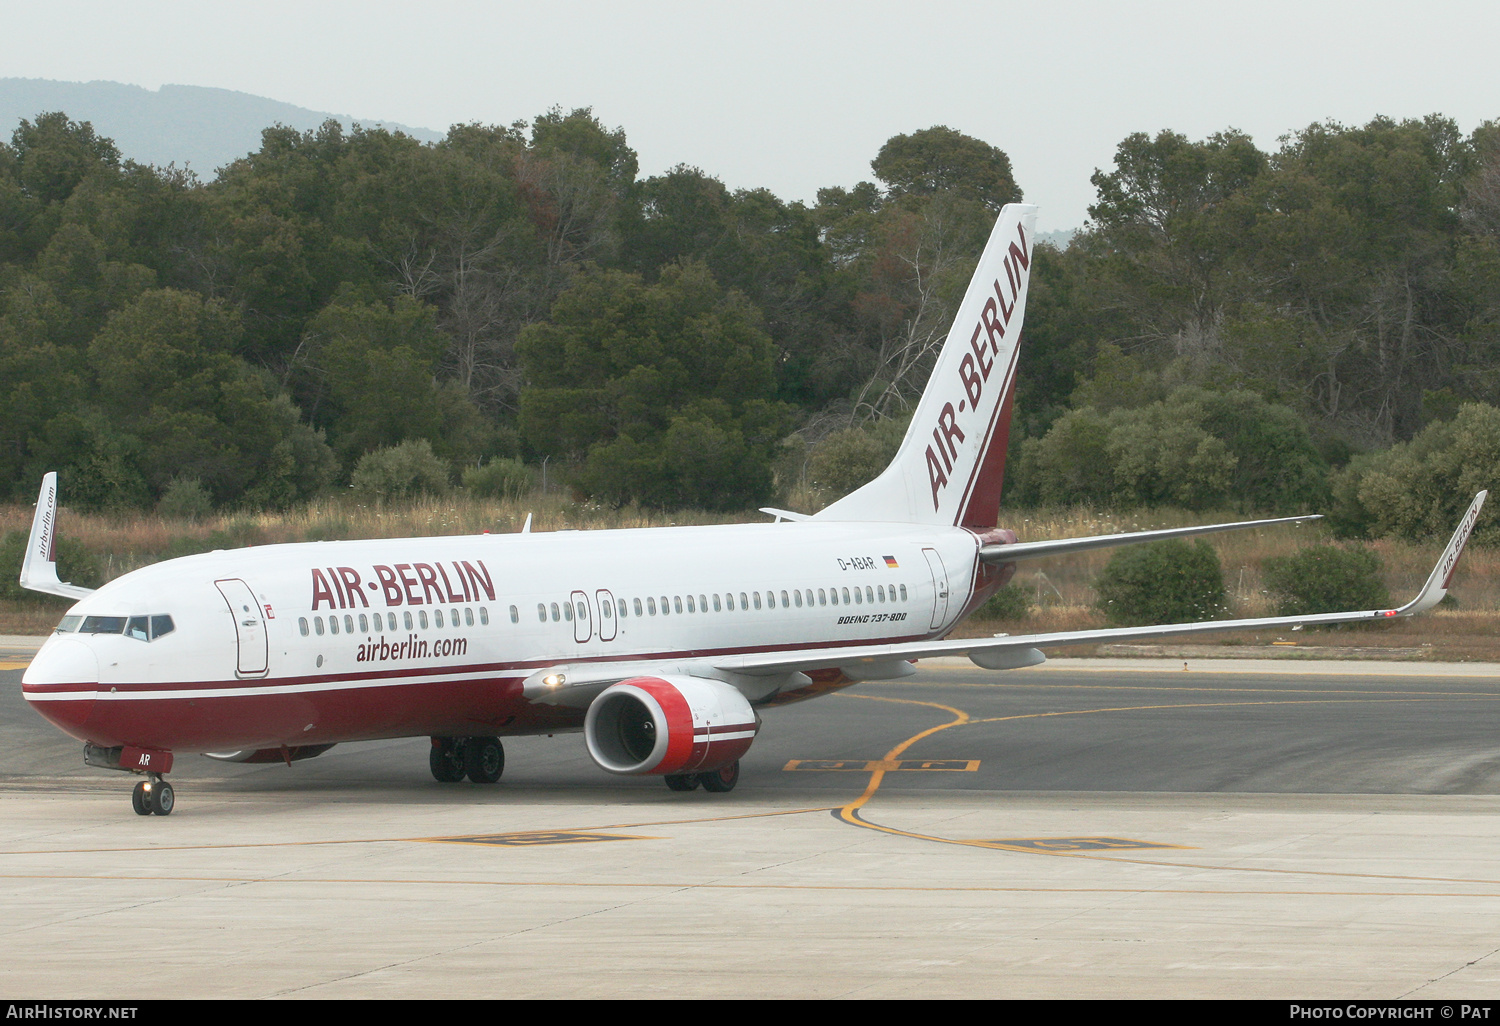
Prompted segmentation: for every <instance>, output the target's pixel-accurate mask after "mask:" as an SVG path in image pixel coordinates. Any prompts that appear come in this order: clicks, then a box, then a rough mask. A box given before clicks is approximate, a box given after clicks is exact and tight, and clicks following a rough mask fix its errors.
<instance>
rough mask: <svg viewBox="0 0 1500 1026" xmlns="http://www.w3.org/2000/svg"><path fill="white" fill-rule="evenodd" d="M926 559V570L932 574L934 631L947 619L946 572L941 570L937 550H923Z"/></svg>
mask: <svg viewBox="0 0 1500 1026" xmlns="http://www.w3.org/2000/svg"><path fill="white" fill-rule="evenodd" d="M922 555H923V556H926V557H927V569H928V570H929V571H930V572H931V573H932V627H933V629H936V628H938V627H941V626H942V625H943V621H944V620H946V619H948V571H947V570H945V569H943V557H942V556H939V555H938V552H937V549H923V550H922Z"/></svg>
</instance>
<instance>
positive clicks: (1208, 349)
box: [0, 109, 1500, 538]
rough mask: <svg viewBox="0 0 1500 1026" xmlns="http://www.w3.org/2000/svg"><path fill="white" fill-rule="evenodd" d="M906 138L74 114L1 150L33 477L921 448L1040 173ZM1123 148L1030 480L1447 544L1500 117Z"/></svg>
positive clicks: (1050, 330)
mask: <svg viewBox="0 0 1500 1026" xmlns="http://www.w3.org/2000/svg"><path fill="white" fill-rule="evenodd" d="M998 142H1000V143H1003V140H999V141H998ZM870 169H871V175H872V178H873V181H863V182H858V183H854V184H852V185H851V184H848V183H845V184H842V185H830V186H829V187H827V188H824V189H820V190H819V191H818V194H817V200H816V203H815V204H814V205H811V206H809V205H807V204H804V203H801V202H787V201H783V200H781V199H779V198H778V197H776V196H774V195H772V194H771V193H770V192H769V191H767V190H764V189H747V190H730V189H728V188H726V187H725V186H724V185H723V184H722V183H721V182H720V181H719V180H718V179H717V178H715V177H714V176H713V175H712V173H711V171H705V170H700V169H697V168H692V167H685V166H682V167H677V168H674V169H672V170H671V171H669V172H667V173H666V174H663V175H660V176H656V177H646V178H642V177H641V176H640V175H639V173H638V165H637V157H636V153H635V152H634V151H633V150H632V149H631V148H630V146H629V144H628V142H627V139H626V135H625V132H624V130H623V129H620V128H613V129H611V128H608V127H606V126H604V125H603V124H601V123H600V122H599V121H598V119H597V118H595V117H594V115H593V113H592V112H591V111H590V110H588V109H580V110H574V111H571V112H565V111H562V110H558V109H554V110H551V111H549V112H547V113H545V114H542V115H540V116H538V117H536V118H535V119H534V120H533V121H532V122H530V123H529V124H528V123H526V122H517V123H515V124H512V125H508V126H496V125H479V124H469V125H456V126H454V127H453V128H452V129H451V130H450V131H449V132H448V134H447V136H446V137H445V138H444V139H443V140H442V141H440V142H437V143H421V142H418V141H416V140H414V139H411V138H409V137H406V136H404V135H401V134H399V133H391V132H387V131H384V130H364V129H358V128H356V129H355V130H353V131H350V132H345V131H344V130H343V129H341V128H340V126H339V125H338V124H337V123H336V122H329V123H327V124H325V125H324V126H323V127H322V128H321V129H319V130H318V131H316V132H307V133H300V132H297V131H295V130H292V129H288V128H285V127H281V126H276V127H271V128H267V129H266V130H265V132H264V134H263V137H262V141H261V146H260V148H259V149H258V150H257V151H256V152H254V153H251V154H248V155H247V156H246V157H244V158H243V159H240V160H238V161H235V162H234V163H232V164H230V165H228V166H226V167H224V168H222V169H220V170H219V171H218V173H217V174H216V175H215V177H214V178H213V179H212V180H211V181H204V180H200V179H199V178H197V177H196V176H194V175H193V174H190V173H186V172H183V171H181V170H179V169H176V168H174V167H170V166H169V167H166V168H161V167H151V166H142V165H140V164H136V163H134V162H131V161H129V160H124V159H122V158H121V156H120V153H119V151H118V149H117V148H116V147H115V146H114V144H113V143H112V142H111V141H110V140H109V139H107V138H103V137H101V136H100V135H98V134H96V133H95V131H94V130H93V128H92V126H90V125H89V124H88V123H86V122H85V123H79V122H75V121H72V120H71V119H69V117H68V116H67V114H66V113H64V112H46V113H40V114H38V115H37V116H36V117H35V118H34V119H32V120H26V121H22V122H21V124H20V125H19V127H18V128H17V129H16V130H15V132H14V134H13V135H12V137H11V141H10V143H9V144H8V145H6V144H4V143H0V384H3V386H4V387H3V388H0V489H3V490H4V492H5V494H4V495H3V496H0V498H3V499H5V500H7V501H13V502H29V501H30V500H31V499H32V498H33V497H34V495H35V489H36V487H37V483H38V482H39V481H40V479H41V476H42V474H43V473H44V472H46V471H48V470H57V471H59V472H60V477H61V481H62V489H63V495H64V500H65V502H67V503H68V504H69V505H70V506H73V507H75V508H77V509H79V510H84V511H93V512H128V511H137V510H159V511H162V512H164V513H173V514H180V513H185V512H186V513H192V512H206V511H210V510H215V509H221V510H233V509H246V510H264V509H287V508H290V507H292V506H294V505H297V504H305V503H307V502H308V501H310V500H313V499H316V498H318V497H320V496H325V495H327V494H329V493H330V492H332V491H336V490H339V489H344V490H353V492H354V493H355V494H356V495H358V496H363V497H367V498H369V499H371V500H372V501H379V500H381V499H382V498H389V497H394V496H396V495H398V494H403V493H410V492H412V491H414V490H424V491H429V492H440V491H443V490H446V489H455V488H464V489H467V490H468V491H470V492H471V493H473V494H476V495H482V494H516V493H520V492H525V491H527V490H529V489H532V488H535V487H537V485H538V484H539V483H540V482H541V481H542V480H543V479H544V477H545V480H546V481H547V483H548V486H549V487H551V488H554V489H555V488H564V489H568V490H570V491H571V492H572V493H573V494H575V495H577V496H580V497H586V498H587V499H588V500H590V501H592V502H597V503H601V504H606V505H611V506H620V505H627V504H638V505H639V506H641V507H644V508H650V509H657V510H674V509H687V508H691V509H696V510H700V511H738V510H744V509H747V508H753V507H755V506H757V505H759V504H762V503H765V502H772V501H774V502H776V503H778V504H780V505H787V506H789V507H792V508H801V509H806V510H812V509H816V508H818V507H820V506H821V505H823V504H825V503H826V502H828V501H831V500H832V499H834V498H837V497H838V496H839V495H840V494H843V493H844V492H846V491H848V490H849V489H850V488H852V487H855V486H857V485H858V484H859V483H861V482H862V481H863V480H866V479H868V478H869V477H870V476H872V475H873V474H874V473H875V471H876V470H878V469H879V467H880V466H882V465H883V463H884V461H885V460H886V459H887V458H888V457H889V455H890V454H891V453H892V452H893V451H894V448H895V445H896V443H897V442H899V440H900V436H901V433H902V431H903V430H904V426H905V419H904V418H905V417H906V416H907V415H908V414H909V411H910V407H911V405H912V404H913V402H914V400H915V398H916V397H917V396H918V395H919V394H920V392H921V390H922V387H923V385H924V384H925V379H926V375H927V372H928V370H929V369H930V367H931V364H932V360H933V358H934V355H935V352H936V349H937V347H938V346H940V345H941V343H942V341H943V339H944V336H945V333H946V331H947V328H948V325H949V321H950V319H951V316H952V313H953V310H954V307H955V306H956V304H957V302H958V300H959V298H960V297H961V295H962V291H963V289H964V287H965V286H966V284H967V282H968V279H969V276H970V273H971V271H972V268H973V266H974V263H975V261H976V259H977V257H978V255H979V250H980V248H981V247H982V245H983V242H984V240H985V238H986V236H987V234H988V231H989V228H990V226H991V225H992V223H993V220H994V217H995V215H996V213H997V212H998V211H999V209H1000V207H1001V206H1002V205H1003V204H1005V203H1007V202H1011V201H1015V200H1019V199H1022V198H1023V191H1022V188H1021V186H1020V185H1019V184H1018V183H1017V182H1016V181H1015V178H1014V175H1013V173H1012V169H1011V164H1010V160H1009V158H1008V157H1007V156H1006V154H1005V152H1004V150H1003V149H1001V148H1000V147H999V146H997V145H995V144H992V143H989V142H985V141H982V140H978V139H975V138H971V137H969V136H967V135H964V134H963V133H961V132H959V131H956V130H954V129H951V128H949V127H946V126H941V125H939V126H934V127H931V128H926V129H921V130H916V131H913V132H912V133H910V134H906V135H898V136H895V137H893V138H891V139H890V140H888V141H887V142H886V143H885V145H884V146H882V147H881V148H880V150H879V152H878V153H876V154H873V155H872V160H871V164H870ZM1092 181H1093V184H1094V186H1095V188H1096V190H1097V200H1096V202H1095V204H1094V205H1093V206H1091V207H1090V209H1089V221H1088V222H1087V224H1086V225H1085V226H1084V227H1083V229H1082V230H1081V231H1079V232H1078V233H1077V234H1076V235H1075V236H1074V237H1073V239H1072V240H1071V243H1070V244H1069V245H1068V246H1067V247H1066V248H1064V249H1058V248H1055V247H1051V246H1048V245H1045V244H1044V245H1040V246H1038V249H1037V252H1036V256H1035V259H1034V261H1033V281H1032V291H1031V298H1030V303H1029V308H1028V310H1027V314H1026V326H1025V333H1024V341H1023V344H1022V349H1021V358H1020V370H1019V378H1018V386H1017V396H1016V404H1015V411H1016V412H1015V422H1014V424H1013V426H1012V431H1011V441H1010V452H1009V456H1008V468H1007V477H1006V493H1005V499H1004V502H1005V503H1006V505H1014V504H1020V505H1022V506H1025V507H1027V508H1037V507H1044V506H1060V505H1067V504H1075V503H1089V504H1093V505H1095V506H1097V507H1101V508H1110V509H1117V510H1118V509H1132V508H1144V507H1162V506H1174V507H1179V508H1183V509H1187V510H1208V509H1213V510H1225V509H1236V510H1243V511H1246V512H1252V511H1253V512H1262V511H1263V512H1300V511H1304V510H1314V509H1315V510H1318V511H1325V512H1328V511H1331V512H1332V514H1333V520H1334V526H1335V527H1336V529H1337V530H1339V531H1340V532H1341V533H1344V534H1346V535H1350V536H1367V537H1368V536H1380V535H1395V536H1402V537H1407V538H1427V537H1431V536H1434V535H1437V534H1442V533H1446V531H1448V530H1450V529H1451V524H1452V523H1453V522H1454V521H1455V520H1456V518H1457V516H1458V514H1459V512H1461V511H1462V509H1463V508H1464V506H1465V505H1466V504H1467V502H1468V498H1470V497H1472V495H1473V493H1474V492H1475V491H1477V490H1478V489H1479V488H1483V487H1489V486H1491V485H1492V484H1494V483H1495V482H1496V481H1497V479H1500V352H1497V346H1500V123H1496V122H1487V123H1485V124H1484V125H1481V126H1479V127H1478V128H1477V129H1475V130H1474V131H1473V132H1472V133H1471V134H1469V135H1467V136H1466V135H1464V134H1463V133H1462V132H1461V131H1460V130H1459V128H1458V127H1457V125H1456V124H1455V123H1454V122H1453V121H1451V120H1450V119H1447V118H1444V117H1442V116H1439V115H1432V116H1429V117H1426V118H1423V119H1421V120H1404V121H1396V120H1391V119H1387V118H1377V119H1375V120H1373V121H1371V122H1370V123H1369V124H1366V125H1363V126H1357V127H1350V126H1343V125H1339V124H1335V123H1331V122H1330V123H1321V124H1314V125H1310V126H1308V127H1306V128H1303V129H1301V130H1297V131H1291V132H1289V134H1287V135H1286V136H1284V137H1283V138H1282V139H1280V140H1279V141H1278V144H1277V148H1276V149H1275V150H1274V151H1265V150H1262V149H1260V148H1258V147H1257V146H1256V145H1255V144H1254V143H1253V141H1252V140H1251V139H1250V138H1248V137H1247V136H1245V135H1244V134H1242V133H1239V132H1236V131H1234V130H1233V129H1226V130H1225V131H1223V132H1220V133H1218V134H1215V135H1213V136H1211V137H1210V138H1207V139H1204V140H1199V141H1193V140H1190V139H1188V138H1186V137H1184V136H1182V135H1178V134H1175V133H1172V132H1161V133H1159V134H1157V135H1155V136H1154V137H1152V136H1148V135H1145V134H1137V135H1131V136H1130V137H1128V138H1126V139H1124V140H1122V141H1121V142H1120V143H1119V145H1118V147H1117V149H1116V152H1115V155H1114V159H1113V164H1112V166H1111V167H1109V168H1103V169H1097V170H1095V172H1094V174H1093V179H1092ZM1496 530H1497V529H1496V528H1493V527H1491V528H1489V529H1488V530H1487V531H1485V532H1482V534H1490V535H1493V534H1494V533H1495V531H1496Z"/></svg>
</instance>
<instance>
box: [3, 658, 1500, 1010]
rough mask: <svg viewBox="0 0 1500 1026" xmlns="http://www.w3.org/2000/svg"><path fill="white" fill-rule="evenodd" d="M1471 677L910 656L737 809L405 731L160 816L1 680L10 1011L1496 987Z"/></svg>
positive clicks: (1474, 992) (191, 783)
mask: <svg viewBox="0 0 1500 1026" xmlns="http://www.w3.org/2000/svg"><path fill="white" fill-rule="evenodd" d="M4 658H6V656H5V653H4V652H3V651H0V660H3V659H4ZM20 659H24V655H23V656H21V657H19V659H18V660H17V661H19V660H20ZM1497 672H1500V668H1496V667H1479V666H1450V667H1442V666H1433V665H1430V664H1405V665H1401V666H1392V665H1389V664H1368V663H1365V664H1360V663H1354V664H1316V663H1281V662H1278V663H1274V664H1269V665H1263V664H1259V663H1249V662H1236V663H1234V664H1227V665H1226V664H1210V663H1206V662H1202V663H1193V664H1191V666H1190V668H1189V669H1188V670H1186V671H1184V670H1183V669H1182V664H1181V662H1180V661H1173V662H1159V663H1150V662H1143V661H1123V660H1121V661H1094V660H1066V661H1059V662H1054V663H1050V664H1048V665H1046V666H1044V667H1037V668H1033V669H1028V670H1017V671H1010V672H1007V673H999V674H992V673H988V672H986V671H982V670H978V669H976V668H973V667H968V666H965V665H962V664H944V665H938V666H930V665H926V664H924V666H923V668H922V671H921V673H920V674H919V675H918V676H917V677H915V678H911V679H909V680H905V681H900V682H892V683H881V684H867V685H862V686H859V687H857V688H852V689H849V690H847V691H844V692H841V693H839V694H836V695H832V696H828V697H826V698H823V699H820V700H817V701H813V702H809V703H805V704H802V705H798V706H791V707H787V708H782V709H773V710H769V711H767V712H766V713H765V723H764V726H763V728H762V730H761V733H760V736H759V738H758V740H757V742H756V744H755V746H754V747H753V748H752V749H751V751H750V754H749V756H748V757H747V758H746V760H745V762H744V771H743V777H742V780H741V783H740V785H739V787H738V788H737V789H736V790H735V791H734V792H733V793H731V794H728V795H711V794H707V793H705V792H703V791H695V792H691V793H688V794H678V793H674V792H671V791H668V790H667V789H666V788H665V787H664V786H663V785H662V783H661V782H660V781H659V780H656V779H650V778H648V779H634V778H611V777H609V776H607V775H605V774H603V773H602V772H600V771H599V770H598V769H596V768H595V767H594V766H593V764H592V763H591V762H590V761H589V759H588V757H587V755H586V753H585V751H584V748H583V744H582V741H581V738H579V737H578V736H577V735H560V736H558V737H555V738H525V739H514V740H507V742H506V753H507V767H506V772H505V776H504V778H503V779H502V780H501V782H500V783H499V784H495V785H489V786H481V785H474V784H467V783H466V784H456V785H443V784H438V783H436V782H434V781H433V780H432V779H431V778H430V776H429V775H428V771H427V767H426V762H427V742H426V741H425V740H423V739H416V740H404V741H389V742H367V743H363V744H356V745H344V746H339V747H338V748H335V749H333V750H332V751H330V752H329V753H327V754H326V755H324V756H321V757H319V758H317V759H314V760H311V761H307V762H301V763H297V764H295V765H294V766H292V767H286V766H282V765H266V766H245V765H236V764H223V763H215V762H212V761H210V760H207V759H203V758H201V757H194V756H189V757H179V759H178V761H177V765H176V768H175V770H174V772H173V774H172V779H173V781H174V784H175V786H176V789H177V800H178V805H177V810H176V812H174V814H173V815H172V816H170V817H166V818H162V817H138V816H136V815H135V814H134V813H133V812H132V811H131V808H130V802H129V788H130V779H129V778H128V777H126V776H125V775H123V774H119V775H115V774H110V773H107V772H105V771H100V770H93V769H88V768H86V767H84V766H83V765H82V759H81V752H80V748H81V746H80V745H78V744H77V743H76V742H73V741H72V740H70V739H68V738H66V737H63V736H62V735H60V734H58V733H56V732H55V731H54V730H53V729H52V728H51V727H50V726H49V725H47V724H46V723H45V722H44V721H42V720H41V719H40V717H37V716H36V715H35V714H34V713H32V712H31V711H30V710H29V709H27V708H25V707H24V706H25V703H24V701H23V700H22V699H21V697H20V694H19V685H18V681H19V678H20V671H19V670H17V669H10V670H3V669H0V922H3V923H4V924H5V929H4V930H3V931H0V953H3V955H4V957H3V958H0V996H4V997H7V998H42V997H57V998H83V997H97V998H119V999H129V998H162V997H489V998H504V997H635V996H638V997H733V996H740V997H928V998H930V997H1225V996H1240V997H1262V998H1288V999H1302V1000H1309V999H1317V998H1342V999H1348V998H1382V999H1389V998H1408V999H1416V1000H1432V1001H1444V1000H1448V999H1459V1000H1462V999H1484V998H1494V997H1497V996H1500V941H1497V940H1496V939H1495V938H1496V937H1497V936H1500V844H1497V841H1500V735H1497V729H1496V728H1497V726H1500V680H1497V679H1496V673H1497Z"/></svg>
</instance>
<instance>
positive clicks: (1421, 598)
mask: <svg viewBox="0 0 1500 1026" xmlns="http://www.w3.org/2000/svg"><path fill="white" fill-rule="evenodd" d="M1488 495H1489V492H1488V491H1484V492H1480V493H1479V494H1478V495H1477V496H1475V497H1474V501H1473V503H1472V504H1471V505H1470V506H1469V509H1468V512H1467V513H1465V514H1464V516H1463V519H1462V520H1460V521H1459V524H1458V528H1457V529H1456V530H1455V531H1454V532H1453V537H1452V538H1451V539H1449V541H1448V545H1447V547H1446V548H1445V549H1444V550H1443V554H1442V556H1441V557H1440V558H1439V559H1438V562H1437V565H1436V566H1435V567H1433V570H1432V573H1431V574H1429V575H1428V578H1427V582H1426V583H1425V584H1424V585H1423V586H1422V590H1421V591H1419V592H1418V593H1417V595H1416V597H1415V598H1413V599H1412V600H1411V601H1410V602H1408V603H1406V605H1404V606H1401V607H1399V608H1396V609H1371V610H1364V609H1361V610H1356V611H1354V612H1347V613H1319V614H1316V615H1311V616H1267V617H1255V618H1252V619H1247V620H1210V621H1205V622H1199V623H1169V624H1156V625H1152V626H1148V627H1109V628H1103V629H1099V630H1087V631H1062V632H1058V633H1054V634H1020V635H997V636H994V637H989V638H963V639H957V640H952V641H919V642H910V643H902V644H892V645H874V646H848V647H845V648H823V649H803V650H800V651H783V652H767V653H754V654H746V655H735V656H726V657H721V658H717V659H715V660H713V666H714V668H715V669H717V670H720V671H724V672H729V673H736V674H747V675H750V676H755V675H759V674H784V673H794V672H802V671H807V670H815V669H827V668H829V667H839V668H840V669H842V670H844V672H845V674H846V675H847V676H849V677H851V678H853V679H856V680H861V679H863V680H870V679H881V678H886V677H897V676H903V675H905V674H904V673H903V672H901V671H900V668H899V666H897V665H895V664H898V663H901V662H908V661H910V660H913V659H930V658H934V657H936V656H959V655H962V656H968V657H969V658H970V659H971V660H972V661H973V662H974V663H976V664H977V665H979V666H982V667H985V668H986V669H994V670H1000V669H1014V668H1017V667H1021V666H1033V665H1036V664H1037V663H1040V662H1043V661H1044V659H1045V657H1044V656H1043V655H1042V653H1041V651H1040V649H1041V648H1043V647H1046V648H1053V647H1058V646H1066V645H1092V644H1097V643H1099V642H1108V641H1132V640H1138V639H1141V638H1156V637H1162V636H1165V635H1182V634H1206V633H1210V632H1222V631H1245V630H1265V629H1268V628H1278V627H1299V626H1306V625H1315V624H1333V623H1364V622H1369V621H1373V620H1386V619H1391V618H1393V617H1402V616H1412V615H1415V614H1417V613H1422V612H1426V611H1427V610H1429V609H1431V608H1432V607H1433V606H1435V605H1437V604H1438V603H1439V602H1441V601H1442V600H1443V596H1444V595H1446V594H1447V593H1448V584H1449V582H1450V581H1451V580H1452V579H1453V573H1454V570H1455V569H1456V567H1457V565H1458V558H1459V556H1460V555H1461V554H1462V553H1463V550H1464V545H1465V544H1467V542H1468V540H1469V535H1470V534H1471V533H1472V532H1473V530H1474V522H1475V520H1477V519H1478V517H1479V510H1480V508H1481V507H1482V506H1483V505H1484V500H1485V498H1486V497H1487V496H1488ZM1228 526H1231V527H1232V526H1240V525H1228ZM1115 537H1119V536H1118V535H1117V536H1115ZM1002 547H1003V548H1010V547H1011V546H1002ZM906 672H910V671H906Z"/></svg>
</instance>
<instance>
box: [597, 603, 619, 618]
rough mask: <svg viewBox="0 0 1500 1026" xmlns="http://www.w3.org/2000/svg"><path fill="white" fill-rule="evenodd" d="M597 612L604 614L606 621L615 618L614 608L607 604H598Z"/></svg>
mask: <svg viewBox="0 0 1500 1026" xmlns="http://www.w3.org/2000/svg"><path fill="white" fill-rule="evenodd" d="M599 612H601V613H603V614H604V618H605V619H606V620H613V619H614V618H615V607H614V606H612V605H610V604H609V603H608V602H601V603H599Z"/></svg>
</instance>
